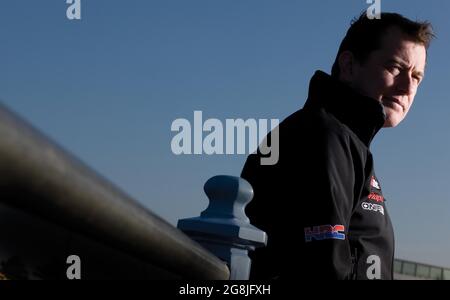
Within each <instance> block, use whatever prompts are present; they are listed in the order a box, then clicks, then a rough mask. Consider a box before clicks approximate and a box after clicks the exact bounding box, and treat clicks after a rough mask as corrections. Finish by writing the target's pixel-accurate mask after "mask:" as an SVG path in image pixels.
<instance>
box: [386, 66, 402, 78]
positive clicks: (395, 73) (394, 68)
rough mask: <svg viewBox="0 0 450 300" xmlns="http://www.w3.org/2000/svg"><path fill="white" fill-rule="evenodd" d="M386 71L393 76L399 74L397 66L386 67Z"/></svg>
mask: <svg viewBox="0 0 450 300" xmlns="http://www.w3.org/2000/svg"><path fill="white" fill-rule="evenodd" d="M388 71H389V72H391V73H392V74H393V75H395V76H396V75H398V74H400V68H399V67H398V66H390V67H388Z"/></svg>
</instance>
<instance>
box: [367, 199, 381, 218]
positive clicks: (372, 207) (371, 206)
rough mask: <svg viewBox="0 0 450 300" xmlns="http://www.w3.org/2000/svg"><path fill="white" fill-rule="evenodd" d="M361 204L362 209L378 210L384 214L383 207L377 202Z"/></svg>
mask: <svg viewBox="0 0 450 300" xmlns="http://www.w3.org/2000/svg"><path fill="white" fill-rule="evenodd" d="M361 206H362V208H363V209H364V210H371V211H375V212H380V213H381V214H382V215H383V216H384V207H383V206H381V205H379V204H374V203H367V202H363V203H362V204H361Z"/></svg>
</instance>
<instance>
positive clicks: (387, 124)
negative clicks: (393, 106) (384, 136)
mask: <svg viewBox="0 0 450 300" xmlns="http://www.w3.org/2000/svg"><path fill="white" fill-rule="evenodd" d="M400 122H401V119H397V118H391V117H388V118H387V119H386V121H384V125H383V128H393V127H396V126H397V125H398V124H400Z"/></svg>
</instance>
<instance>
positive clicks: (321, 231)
mask: <svg viewBox="0 0 450 300" xmlns="http://www.w3.org/2000/svg"><path fill="white" fill-rule="evenodd" d="M343 232H345V227H344V225H334V226H332V225H320V226H314V227H312V228H311V227H306V228H305V242H311V241H312V240H313V239H315V240H317V241H321V240H329V239H335V240H345V234H344V233H343Z"/></svg>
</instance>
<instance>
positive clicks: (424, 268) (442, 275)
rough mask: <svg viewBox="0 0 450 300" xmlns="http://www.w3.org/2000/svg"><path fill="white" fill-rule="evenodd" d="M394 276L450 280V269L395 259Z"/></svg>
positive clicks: (398, 277)
mask: <svg viewBox="0 0 450 300" xmlns="http://www.w3.org/2000/svg"><path fill="white" fill-rule="evenodd" d="M394 278H397V279H413V278H414V279H428V280H450V269H449V268H443V267H437V266H433V265H428V264H422V263H418V262H413V261H408V260H403V259H395V260H394Z"/></svg>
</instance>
